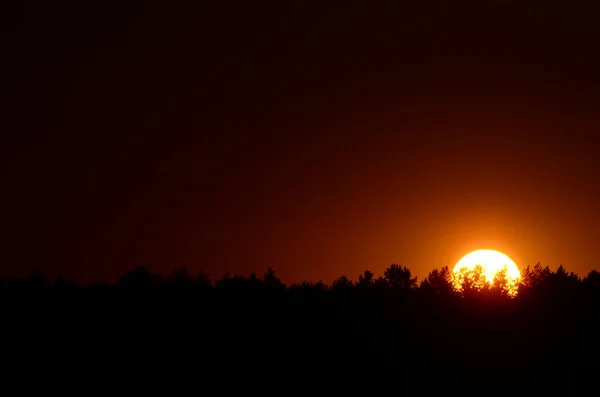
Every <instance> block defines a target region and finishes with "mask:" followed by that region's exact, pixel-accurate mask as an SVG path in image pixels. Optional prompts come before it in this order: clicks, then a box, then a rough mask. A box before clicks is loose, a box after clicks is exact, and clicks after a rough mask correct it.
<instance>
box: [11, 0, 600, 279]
mask: <svg viewBox="0 0 600 397" xmlns="http://www.w3.org/2000/svg"><path fill="white" fill-rule="evenodd" d="M46 3H49V2H44V1H29V2H25V1H21V2H19V1H13V2H12V3H11V2H9V4H10V5H9V6H8V8H7V9H6V10H1V11H0V14H2V30H1V32H2V37H1V39H0V46H1V51H2V52H1V53H2V58H1V63H2V66H0V67H1V68H2V70H1V72H2V73H1V76H0V84H1V87H2V89H1V93H0V105H1V110H0V120H1V122H2V131H3V132H2V138H1V139H2V141H1V147H0V156H1V157H0V177H1V180H2V195H1V198H0V211H1V213H0V216H1V222H0V225H1V226H0V228H1V229H0V232H1V236H0V237H1V240H0V263H1V265H0V274H3V275H5V276H13V275H21V274H27V273H29V272H30V271H31V270H32V269H34V268H36V269H39V270H42V271H44V272H46V273H47V274H48V275H49V276H51V277H55V276H56V275H58V274H63V275H65V276H67V277H69V278H73V279H75V280H78V281H84V282H87V281H90V280H109V281H114V280H115V279H116V278H117V277H118V276H119V275H120V274H122V273H123V272H124V271H126V270H129V269H130V268H133V267H134V266H137V265H143V266H147V267H149V268H150V269H152V270H156V271H160V272H162V273H163V274H166V273H169V272H170V271H171V270H172V269H174V268H175V267H180V266H184V265H186V266H188V268H189V269H190V271H192V272H197V271H200V270H204V271H207V272H208V273H209V274H210V275H211V276H213V277H220V276H222V274H223V273H224V272H225V271H229V272H231V273H240V274H244V275H247V274H248V273H249V272H251V271H256V272H258V273H262V272H264V271H265V270H266V268H267V267H268V266H272V267H273V268H275V269H276V271H277V272H278V274H279V275H280V277H281V278H282V279H283V281H284V282H293V281H301V280H304V279H308V280H313V281H316V280H319V279H322V280H324V281H326V282H331V281H332V280H333V279H334V278H336V277H338V276H339V275H342V274H345V275H347V276H348V277H350V278H352V279H355V278H356V277H357V275H358V274H359V273H360V272H362V271H363V270H364V269H367V268H368V269H371V270H372V271H374V272H375V274H376V275H380V274H381V273H382V272H383V269H384V268H385V267H387V266H389V265H390V264H391V263H399V264H401V265H406V266H408V267H409V268H411V269H412V270H413V271H414V273H416V274H417V276H419V278H420V279H421V278H422V277H424V276H426V275H427V273H428V272H429V271H430V270H432V269H434V268H436V267H440V266H443V265H453V264H454V263H456V261H458V259H460V257H461V256H462V255H464V254H466V253H468V252H469V251H471V250H474V249H479V248H489V249H498V250H500V251H502V252H504V253H506V254H508V255H509V256H510V257H512V258H513V260H515V262H517V264H518V265H520V266H523V265H526V264H531V265H533V264H535V263H536V262H538V261H541V263H542V264H544V265H550V266H551V267H553V268H555V267H556V266H558V265H559V264H563V265H565V266H566V267H567V269H568V270H572V271H574V272H576V273H578V274H580V275H582V276H583V275H585V274H587V272H589V271H590V270H591V269H593V268H598V262H597V261H598V259H599V257H600V254H599V249H598V244H597V240H598V236H599V235H600V209H599V207H598V203H599V202H600V192H599V189H598V182H600V160H599V159H598V153H599V152H598V151H599V149H600V137H598V131H599V130H598V127H599V124H600V122H599V120H598V116H599V115H600V112H599V110H600V107H599V105H600V101H599V98H600V96H599V94H600V84H599V83H600V77H599V74H598V70H600V59H599V58H598V57H599V55H598V54H599V53H598V51H597V43H598V39H599V38H600V35H599V30H598V24H597V21H596V17H597V15H598V11H599V10H597V9H594V8H597V7H598V6H590V5H586V4H584V3H580V4H578V5H575V3H569V4H570V5H569V6H568V8H565V7H566V6H565V4H566V3H565V2H559V1H544V2H541V1H523V0H521V1H516V0H515V1H509V0H504V1H500V0H497V1H487V2H482V1H452V2H449V1H446V2H444V1H404V2H389V4H385V3H378V2H376V1H375V2H368V4H369V5H368V7H367V5H366V4H367V2H363V1H361V2H358V1H356V2H353V1H339V2H326V1H323V2H314V3H315V4H313V5H311V4H310V2H306V1H303V2H281V1H269V2H264V1H258V2H247V1H237V2H228V3H227V4H224V2H214V3H215V5H210V2H189V4H185V5H177V6H175V5H171V4H167V3H169V2H158V1H144V2H141V1H138V2H123V4H124V5H123V4H120V5H119V6H118V7H117V6H113V5H110V4H105V3H110V2H100V1H90V2H79V1H70V0H69V1H64V0H59V1H55V2H51V4H46ZM80 3H85V4H80ZM161 3H163V4H161ZM250 3H252V4H250ZM283 3H285V4H283ZM393 3H398V4H395V5H393V6H392V5H390V4H393ZM217 4H221V5H217ZM3 7H5V6H3Z"/></svg>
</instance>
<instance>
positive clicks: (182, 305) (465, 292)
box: [0, 264, 600, 390]
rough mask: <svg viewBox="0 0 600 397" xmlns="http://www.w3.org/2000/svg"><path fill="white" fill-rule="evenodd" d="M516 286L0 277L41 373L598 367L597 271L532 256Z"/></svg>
mask: <svg viewBox="0 0 600 397" xmlns="http://www.w3.org/2000/svg"><path fill="white" fill-rule="evenodd" d="M456 277H460V278H461V283H460V287H458V288H457V284H456V283H455V281H456ZM517 288H518V294H517V295H516V296H514V295H511V294H509V293H508V287H507V284H506V278H505V277H503V276H502V275H501V274H500V275H499V276H497V277H496V279H495V280H494V282H493V283H491V284H490V283H485V282H482V278H481V269H480V268H475V269H474V270H472V271H470V272H467V273H465V272H463V273H461V274H459V275H453V272H452V270H451V269H449V268H448V267H443V268H439V269H435V270H433V271H431V272H430V273H429V275H428V276H427V277H426V278H425V279H423V280H421V281H420V282H419V281H418V280H417V277H415V276H413V274H412V272H411V271H410V269H408V268H407V267H404V266H399V265H396V264H394V265H391V266H390V267H388V268H387V269H386V270H385V272H384V274H383V275H382V276H380V277H375V275H374V274H373V272H371V271H369V270H365V271H364V272H363V273H362V274H360V275H358V277H357V279H356V281H352V280H350V279H349V278H348V277H346V276H341V277H339V278H338V279H337V280H335V281H334V282H333V283H332V284H331V285H326V284H324V283H323V282H308V281H306V282H302V283H300V284H292V285H286V284H284V283H283V282H281V280H280V279H279V278H278V277H277V275H276V273H275V271H274V270H273V269H271V268H269V269H268V270H267V271H266V273H264V275H263V276H262V277H261V276H258V275H257V274H255V273H252V274H251V275H250V276H248V277H244V276H240V275H230V274H229V273H227V274H225V275H224V276H223V277H222V278H220V279H218V280H216V281H215V282H211V280H210V279H209V278H208V277H207V275H206V274H204V273H199V274H197V275H192V274H190V273H189V272H188V270H187V269H186V268H180V269H176V270H174V271H173V272H172V273H171V274H169V275H168V276H162V275H161V274H158V273H152V272H150V271H149V270H147V269H146V268H143V267H138V268H135V269H133V270H131V271H128V272H127V273H125V274H123V275H122V277H121V278H120V279H119V281H118V282H117V283H115V284H108V283H91V284H88V285H80V284H78V283H75V282H72V281H69V280H68V279H66V278H64V277H58V278H57V279H56V280H54V281H53V282H50V281H49V280H48V279H47V278H46V277H44V275H43V274H41V273H34V274H32V275H31V276H30V277H27V278H20V279H4V280H2V281H1V282H0V308H1V315H2V324H3V333H4V338H3V341H4V345H5V347H6V349H4V357H5V359H6V357H8V353H9V352H12V353H14V359H15V360H16V361H14V363H16V362H17V361H19V360H21V361H22V362H23V363H24V364H23V365H27V366H31V365H42V364H40V361H39V360H41V358H42V357H45V360H46V361H43V362H44V363H45V364H43V365H45V366H47V367H45V368H47V369H49V370H57V368H63V367H61V366H71V367H70V368H71V370H81V369H82V368H87V370H88V372H92V373H96V374H98V373H103V372H98V371H99V370H98V368H105V369H104V370H106V368H108V367H109V368H110V370H115V369H116V368H121V369H123V370H125V371H130V370H133V369H135V370H140V371H142V370H145V371H154V372H146V373H157V375H164V374H165V373H167V372H168V371H174V372H176V373H180V374H181V376H184V375H183V374H184V373H195V374H196V375H195V376H198V375H199V374H201V375H202V376H211V374H227V375H228V376H236V375H237V374H241V375H251V376H254V375H257V376H264V375H265V374H272V375H273V376H274V375H275V374H277V376H294V377H296V378H297V381H300V382H303V383H307V382H311V381H314V380H315V379H319V378H320V377H321V378H329V379H331V378H334V379H337V380H339V381H340V382H346V381H358V379H372V380H376V379H395V378H398V376H400V374H402V376H408V375H410V374H414V375H419V374H436V373H439V374H441V375H444V376H446V375H453V376H463V377H464V376H467V377H472V376H478V377H486V376H487V377H489V376H491V377H504V376H507V375H510V374H513V375H519V374H521V375H523V374H536V373H539V374H546V375H549V374H554V373H557V374H566V373H573V374H577V375H578V376H583V374H585V373H593V372H594V371H596V370H598V369H599V368H600V365H599V363H598V357H599V356H598V353H600V349H599V347H598V335H600V333H599V332H598V331H600V322H598V319H599V314H600V273H598V272H597V271H596V270H593V271H591V272H590V273H589V274H588V275H587V276H585V277H584V278H580V277H579V276H577V275H576V274H573V273H571V272H568V271H567V270H566V269H565V268H564V267H563V266H560V267H559V268H558V269H557V270H556V271H552V270H551V269H550V268H549V267H543V266H541V265H540V264H537V265H535V266H533V267H527V268H525V269H523V270H522V277H521V280H520V282H519V284H518V285H517ZM11 357H13V356H11ZM31 357H36V360H32V359H31ZM33 361H35V362H33ZM107 366H108V367H107ZM90 368H96V369H95V370H92V369H90ZM100 371H101V370H100ZM402 376H401V378H402ZM369 377H371V378H369ZM403 379H408V378H403ZM373 387H375V386H373ZM377 387H381V388H384V389H385V388H390V390H393V389H394V388H395V387H401V385H396V383H395V382H392V381H390V382H381V384H379V385H378V386H377Z"/></svg>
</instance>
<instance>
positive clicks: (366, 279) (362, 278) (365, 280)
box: [356, 270, 374, 288]
mask: <svg viewBox="0 0 600 397" xmlns="http://www.w3.org/2000/svg"><path fill="white" fill-rule="evenodd" d="M373 283H374V274H373V272H372V271H370V270H365V271H364V273H363V274H360V275H359V276H358V282H357V283H356V285H357V286H358V287H360V288H369V287H371V286H372V285H373Z"/></svg>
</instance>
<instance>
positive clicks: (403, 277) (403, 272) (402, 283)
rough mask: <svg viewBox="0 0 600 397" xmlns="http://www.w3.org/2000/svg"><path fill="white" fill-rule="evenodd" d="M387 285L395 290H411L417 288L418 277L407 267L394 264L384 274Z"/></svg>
mask: <svg viewBox="0 0 600 397" xmlns="http://www.w3.org/2000/svg"><path fill="white" fill-rule="evenodd" d="M383 276H384V280H385V284H386V285H387V286H389V287H391V288H393V289H402V290H410V289H415V288H416V287H417V277H412V273H411V271H410V269H409V268H407V267H406V266H399V265H397V264H392V265H391V266H390V267H388V268H387V269H385V272H384V273H383Z"/></svg>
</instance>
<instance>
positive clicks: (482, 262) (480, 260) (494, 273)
mask: <svg viewBox="0 0 600 397" xmlns="http://www.w3.org/2000/svg"><path fill="white" fill-rule="evenodd" d="M478 266H481V268H480V270H481V276H483V278H484V279H485V280H480V281H479V284H483V283H485V284H487V285H488V286H489V285H493V283H494V279H496V277H499V276H502V275H503V274H502V273H501V271H502V270H505V271H506V273H505V279H506V280H505V288H506V289H507V291H508V293H509V294H510V295H515V294H516V287H517V284H518V281H519V279H520V278H521V273H520V272H519V268H518V267H517V265H516V264H515V262H513V260H512V259H510V258H509V257H508V256H507V255H505V254H503V253H501V252H498V251H494V250H477V251H473V252H471V253H469V254H467V255H465V256H464V257H463V258H462V259H461V260H459V261H458V263H456V265H455V266H454V270H453V273H454V276H455V286H456V287H457V288H458V289H460V288H461V287H463V285H462V284H464V282H465V281H464V280H465V278H464V277H465V276H466V275H467V273H469V275H468V277H470V280H471V281H472V282H473V283H474V284H477V282H478V281H477V280H475V279H474V277H475V278H476V277H477V275H474V274H473V273H475V271H476V270H477V268H478ZM481 287H482V285H479V286H477V288H481Z"/></svg>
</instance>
